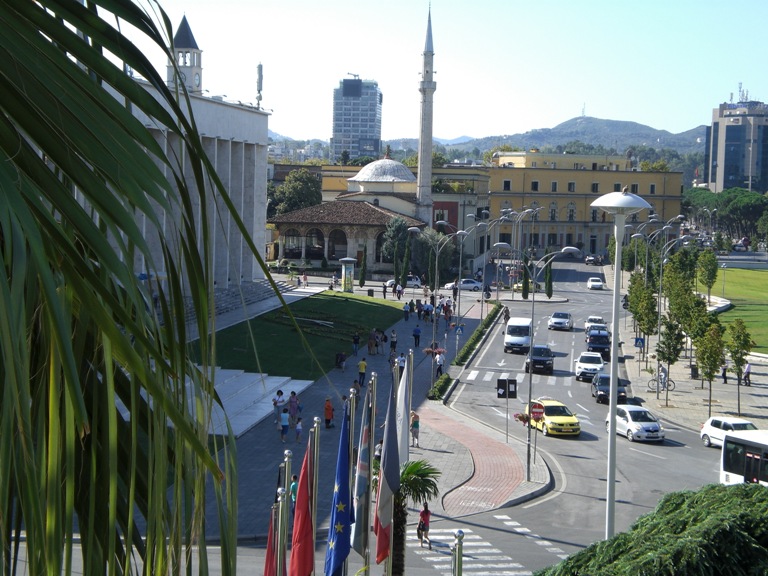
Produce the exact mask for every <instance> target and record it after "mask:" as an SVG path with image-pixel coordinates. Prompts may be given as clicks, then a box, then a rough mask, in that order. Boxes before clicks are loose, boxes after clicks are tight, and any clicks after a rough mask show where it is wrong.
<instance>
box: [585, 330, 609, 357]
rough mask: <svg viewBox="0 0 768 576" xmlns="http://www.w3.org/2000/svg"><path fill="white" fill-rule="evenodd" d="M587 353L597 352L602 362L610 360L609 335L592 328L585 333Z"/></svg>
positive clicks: (605, 331)
mask: <svg viewBox="0 0 768 576" xmlns="http://www.w3.org/2000/svg"><path fill="white" fill-rule="evenodd" d="M587 351H589V352H598V353H599V354H600V356H602V357H603V360H606V361H607V360H610V359H611V335H610V334H609V333H608V331H607V330H598V329H597V328H592V330H590V331H589V332H588V333H587Z"/></svg>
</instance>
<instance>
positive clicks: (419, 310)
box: [416, 300, 424, 322]
mask: <svg viewBox="0 0 768 576" xmlns="http://www.w3.org/2000/svg"><path fill="white" fill-rule="evenodd" d="M423 316H424V305H423V304H422V303H421V300H419V302H418V304H416V318H417V319H418V321H419V322H421V319H422V317H423Z"/></svg>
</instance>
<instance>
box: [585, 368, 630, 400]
mask: <svg viewBox="0 0 768 576" xmlns="http://www.w3.org/2000/svg"><path fill="white" fill-rule="evenodd" d="M610 394H611V375H610V374H606V373H605V372H598V373H597V374H595V375H594V376H593V377H592V397H593V398H594V399H595V402H597V403H598V404H609V403H610V399H611V397H610ZM616 394H617V396H616V403H617V404H626V403H627V389H626V388H625V387H624V386H622V385H621V384H619V386H618V388H617V389H616Z"/></svg>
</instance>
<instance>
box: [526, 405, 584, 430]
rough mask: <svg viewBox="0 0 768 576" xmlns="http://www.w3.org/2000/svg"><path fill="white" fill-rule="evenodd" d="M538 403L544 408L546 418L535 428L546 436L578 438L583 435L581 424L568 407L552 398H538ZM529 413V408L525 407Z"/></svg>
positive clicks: (535, 425) (536, 423) (535, 424)
mask: <svg viewBox="0 0 768 576" xmlns="http://www.w3.org/2000/svg"><path fill="white" fill-rule="evenodd" d="M536 402H537V403H539V404H542V405H543V406H544V416H543V418H542V419H541V420H539V421H538V422H534V423H533V426H534V427H535V428H538V429H539V430H541V432H542V434H544V436H549V435H550V434H552V435H558V436H578V435H579V434H581V423H580V422H579V419H578V418H577V417H576V415H575V414H574V413H573V412H571V411H570V410H569V409H568V406H566V405H565V404H563V403H562V402H559V401H557V400H553V399H552V398H538V399H536ZM525 413H526V414H527V413H528V406H526V407H525Z"/></svg>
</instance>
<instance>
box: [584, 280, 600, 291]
mask: <svg viewBox="0 0 768 576" xmlns="http://www.w3.org/2000/svg"><path fill="white" fill-rule="evenodd" d="M587 288H588V289H589V290H602V289H603V281H602V280H600V278H590V279H589V280H587Z"/></svg>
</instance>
